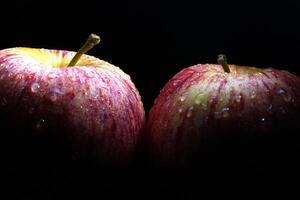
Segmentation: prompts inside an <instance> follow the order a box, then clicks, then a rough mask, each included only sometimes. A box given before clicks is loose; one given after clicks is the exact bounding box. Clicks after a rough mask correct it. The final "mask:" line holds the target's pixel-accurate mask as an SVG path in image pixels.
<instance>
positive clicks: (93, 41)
mask: <svg viewBox="0 0 300 200" xmlns="http://www.w3.org/2000/svg"><path fill="white" fill-rule="evenodd" d="M100 40H101V39H100V37H99V36H98V35H96V34H93V33H92V34H90V36H89V37H88V39H87V40H86V42H85V43H84V45H83V46H82V47H81V48H80V49H79V50H78V52H77V53H76V54H75V56H74V57H73V58H72V60H71V62H70V63H69V65H68V67H70V66H74V65H76V63H77V62H78V60H79V59H80V57H81V56H82V55H83V54H84V53H86V52H87V51H89V50H90V49H92V48H93V47H94V46H95V45H97V44H98V43H99V42H100Z"/></svg>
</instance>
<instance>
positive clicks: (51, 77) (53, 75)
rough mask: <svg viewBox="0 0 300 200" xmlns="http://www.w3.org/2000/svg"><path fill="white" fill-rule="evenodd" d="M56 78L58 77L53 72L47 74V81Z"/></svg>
mask: <svg viewBox="0 0 300 200" xmlns="http://www.w3.org/2000/svg"><path fill="white" fill-rule="evenodd" d="M57 77H58V75H57V74H55V73H53V72H51V73H49V74H48V78H49V79H54V78H57Z"/></svg>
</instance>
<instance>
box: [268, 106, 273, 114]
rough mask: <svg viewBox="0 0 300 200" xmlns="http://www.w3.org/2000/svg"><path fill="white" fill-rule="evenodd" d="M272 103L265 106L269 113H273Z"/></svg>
mask: <svg viewBox="0 0 300 200" xmlns="http://www.w3.org/2000/svg"><path fill="white" fill-rule="evenodd" d="M272 109H273V105H272V104H270V105H269V106H268V108H267V111H268V112H269V114H272V113H273V110H272Z"/></svg>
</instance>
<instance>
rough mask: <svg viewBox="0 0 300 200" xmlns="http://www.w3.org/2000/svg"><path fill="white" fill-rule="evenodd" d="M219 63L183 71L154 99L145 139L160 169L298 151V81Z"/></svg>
mask: <svg viewBox="0 0 300 200" xmlns="http://www.w3.org/2000/svg"><path fill="white" fill-rule="evenodd" d="M218 62H219V65H218V64H198V65H195V66H191V67H188V68H185V69H183V70H182V71H180V72H179V73H177V74H176V75H175V76H174V77H173V78H172V79H171V80H170V81H169V82H168V83H167V84H166V85H165V86H164V88H163V89H162V90H161V92H160V94H159V95H158V97H157V98H156V100H155V102H154V105H153V107H152V108H151V110H150V113H149V121H148V125H147V132H148V133H147V134H148V135H147V137H148V139H149V141H148V142H149V146H150V153H151V156H152V158H153V159H154V160H155V161H156V162H158V163H159V164H167V165H169V164H171V165H172V164H175V165H177V164H180V165H181V164H184V165H189V164H192V163H198V164H204V162H212V163H215V164H216V163H217V160H218V159H219V160H226V159H227V160H230V159H233V157H235V156H237V157H239V156H240V157H243V156H247V155H248V156H249V155H251V156H252V157H253V156H254V157H255V155H257V156H261V157H263V156H262V155H264V156H266V157H268V156H269V155H272V154H273V156H274V154H276V153H275V152H277V153H278V155H275V156H279V154H281V153H283V152H288V151H294V150H295V148H298V147H297V146H299V144H298V143H299V142H300V141H299V136H297V135H299V134H297V132H298V130H299V127H300V118H299V115H300V79H299V78H298V77H297V76H295V75H293V74H291V73H289V72H288V71H284V70H276V69H273V68H256V67H245V66H237V65H228V64H227V62H226V57H225V56H224V55H220V56H219V57H218ZM297 138H298V139H297ZM298 149H299V148H298ZM255 152H256V153H255ZM238 154H240V155H238ZM241 154H243V155H241ZM246 154H247V155H246ZM231 156H233V157H231ZM237 157H235V158H237ZM237 159H239V158H237ZM261 159H265V158H261ZM222 162H223V161H222Z"/></svg>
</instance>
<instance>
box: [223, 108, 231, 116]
mask: <svg viewBox="0 0 300 200" xmlns="http://www.w3.org/2000/svg"><path fill="white" fill-rule="evenodd" d="M229 110H230V109H229V108H228V107H225V108H223V109H222V117H223V118H227V117H228V116H229Z"/></svg>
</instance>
